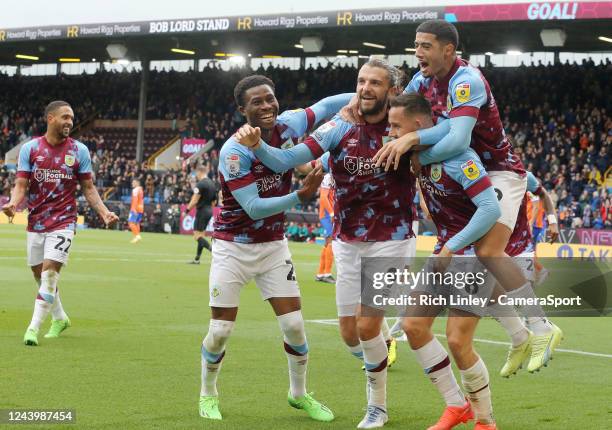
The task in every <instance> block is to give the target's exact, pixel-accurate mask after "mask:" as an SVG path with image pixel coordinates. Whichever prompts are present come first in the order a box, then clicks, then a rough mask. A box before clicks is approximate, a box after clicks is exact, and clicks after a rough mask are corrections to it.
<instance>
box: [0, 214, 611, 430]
mask: <svg viewBox="0 0 612 430" xmlns="http://www.w3.org/2000/svg"><path fill="white" fill-rule="evenodd" d="M25 236H26V235H25V231H24V229H23V227H16V226H6V225H3V226H0V273H1V277H0V280H1V282H0V409H3V408H4V409H6V408H45V409H60V408H61V409H64V408H70V409H75V410H76V413H77V424H76V425H72V426H65V427H66V428H72V429H74V428H82V429H128V428H138V429H156V428H159V429H195V428H210V429H268V428H271V427H275V428H276V429H291V430H293V429H318V428H327V429H351V428H355V426H356V424H357V423H358V421H359V420H360V419H361V417H362V415H363V407H364V402H365V390H364V382H365V379H364V375H363V373H362V372H361V371H360V369H359V368H360V364H359V363H358V362H357V361H356V360H355V359H354V358H353V357H352V356H351V355H350V354H349V353H348V352H347V350H346V348H345V346H344V345H343V343H342V341H341V339H340V336H339V334H338V330H337V327H335V326H333V325H323V324H318V323H314V322H307V325H306V329H307V335H308V341H309V345H310V351H311V353H310V362H309V382H308V385H309V390H311V391H315V393H316V394H315V396H316V398H318V399H320V400H322V401H324V402H325V403H327V404H328V405H329V406H330V407H331V408H332V409H333V410H334V412H335V414H336V417H337V418H336V420H335V421H334V422H333V423H331V424H328V425H324V424H319V423H315V422H313V421H310V420H309V419H308V418H307V417H306V416H305V415H304V414H303V413H302V412H301V411H295V410H293V409H291V408H290V407H289V406H288V405H287V401H286V397H287V396H286V394H287V386H288V381H287V368H286V366H287V365H286V359H285V354H284V352H283V349H282V344H281V339H282V337H281V334H280V332H279V329H278V323H277V322H276V319H275V318H274V316H273V313H272V310H271V309H270V307H269V305H268V304H267V303H265V302H262V301H261V298H260V296H259V292H258V291H257V290H256V288H255V287H254V285H253V284H250V285H249V286H247V287H246V288H245V289H244V291H243V292H242V296H241V307H240V312H239V314H238V322H237V324H236V328H235V330H234V334H233V336H232V338H231V340H230V342H229V345H228V347H227V354H226V358H225V361H224V365H223V370H222V373H221V375H220V377H219V390H220V393H221V410H222V412H223V414H224V420H223V421H222V422H219V423H213V422H208V421H204V420H203V419H201V418H200V417H199V416H198V413H197V400H198V396H199V389H200V344H201V341H202V337H203V336H204V334H205V333H206V331H207V326H208V318H209V310H208V269H209V263H210V258H209V256H208V255H206V257H204V259H203V264H202V265H200V266H190V265H187V264H184V263H185V262H186V261H188V260H189V259H191V258H192V257H193V252H194V249H195V242H194V241H193V240H192V239H191V238H190V237H185V236H168V235H153V234H144V235H143V241H142V242H141V243H139V244H138V245H130V244H129V243H128V241H129V239H130V235H129V233H127V232H111V231H94V230H91V231H82V232H79V233H78V234H77V236H76V239H75V242H74V245H73V247H72V249H71V257H70V262H69V265H68V266H67V267H66V268H65V269H64V270H63V271H62V276H61V279H60V290H61V292H62V303H63V304H64V307H65V309H66V311H67V312H68V314H69V315H70V317H71V319H72V322H73V327H72V328H70V329H69V330H68V331H67V332H65V333H64V335H62V337H61V338H60V339H55V340H46V339H44V338H42V335H41V336H40V340H41V345H40V346H39V347H37V348H34V347H26V346H24V345H23V344H22V337H23V333H24V331H25V329H26V327H27V325H28V323H29V320H30V318H31V312H32V305H33V301H34V297H35V291H36V287H35V284H34V281H33V280H32V276H31V274H30V271H29V269H28V267H27V266H26V261H25ZM291 249H292V252H293V258H294V263H295V264H296V270H297V276H298V280H299V281H300V286H301V289H302V294H303V308H304V309H303V312H304V317H305V319H306V320H315V319H328V318H335V312H336V310H335V300H334V289H333V286H330V285H327V284H317V283H315V282H314V281H313V276H314V272H315V270H316V268H317V266H318V254H319V251H320V247H319V246H316V245H310V244H292V245H291ZM555 321H556V322H557V324H558V325H559V326H561V327H562V328H563V330H564V331H565V334H566V340H565V341H564V343H563V344H562V345H561V346H562V347H563V348H567V349H573V350H581V351H589V352H596V353H603V354H612V330H610V328H611V325H610V323H611V321H612V320H610V319H609V318H557V319H555ZM444 323H445V322H444V320H442V321H438V322H437V325H436V332H437V333H443V332H444V330H443V324H444ZM47 324H48V323H47ZM46 329H47V325H45V326H44V327H43V330H42V331H43V333H44V332H46ZM477 336H478V337H479V338H483V339H490V340H496V341H506V340H507V339H506V338H505V335H504V333H503V332H502V330H501V328H500V327H498V326H497V325H496V323H494V322H493V321H489V320H485V321H483V322H482V323H481V326H480V327H479V328H478V332H477ZM476 346H477V348H478V351H479V353H480V354H481V355H482V357H483V358H484V360H485V362H486V363H487V364H488V366H489V370H490V373H491V387H492V390H493V399H494V408H495V416H496V418H497V420H498V424H499V428H500V429H530V428H537V429H561V428H563V429H598V430H601V429H609V428H611V426H612V424H611V423H612V402H611V399H612V359H611V358H609V357H594V356H585V355H577V354H571V353H564V352H559V353H558V354H557V355H556V357H555V360H553V362H552V365H551V366H549V367H548V368H547V369H545V370H544V371H543V372H540V373H539V374H535V375H529V374H527V373H525V372H521V373H519V375H517V377H515V378H512V379H510V380H505V379H503V378H501V377H499V376H498V375H497V371H498V369H499V367H500V366H501V365H502V363H503V361H504V358H505V354H506V348H505V347H504V346H503V345H495V344H487V343H477V345H476ZM399 354H400V357H399V360H398V363H397V364H396V365H395V366H394V367H393V368H392V369H391V370H390V373H389V387H388V398H389V404H388V407H389V415H390V421H389V423H388V425H387V426H386V428H389V429H424V428H426V427H427V426H428V425H430V424H431V423H433V422H434V421H435V420H436V419H437V417H438V415H439V414H440V412H441V411H442V402H441V400H440V398H439V396H438V394H437V391H435V389H434V388H433V387H432V386H431V384H430V382H429V380H428V379H426V378H425V377H424V376H423V372H422V370H421V369H420V368H419V366H418V365H417V363H416V361H415V360H414V357H413V355H412V353H411V352H410V350H409V348H408V345H407V344H406V343H402V344H401V345H400V347H399ZM11 428H12V426H11ZM19 428H27V426H21V427H19ZM34 428H37V429H41V428H51V429H58V428H62V426H59V425H53V426H40V425H38V426H35V427H34ZM457 428H458V429H467V428H471V426H470V427H468V426H460V427H457Z"/></svg>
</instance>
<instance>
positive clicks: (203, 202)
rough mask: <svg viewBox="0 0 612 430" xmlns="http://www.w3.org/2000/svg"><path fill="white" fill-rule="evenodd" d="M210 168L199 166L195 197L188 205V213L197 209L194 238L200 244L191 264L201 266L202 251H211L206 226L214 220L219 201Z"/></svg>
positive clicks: (206, 165) (194, 191) (205, 165)
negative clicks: (214, 212)
mask: <svg viewBox="0 0 612 430" xmlns="http://www.w3.org/2000/svg"><path fill="white" fill-rule="evenodd" d="M209 171H210V166H209V165H208V163H206V164H204V165H202V166H199V167H198V168H197V169H196V179H197V180H198V182H197V183H196V186H195V188H194V189H193V195H192V196H191V200H190V201H189V205H187V212H189V211H191V209H193V208H194V207H196V208H197V210H196V216H195V221H194V223H193V238H194V239H195V241H196V242H197V243H198V248H197V251H196V256H195V258H194V259H193V261H191V262H190V263H189V264H200V257H201V256H202V250H204V248H206V249H207V250H209V251H210V250H211V248H210V243H208V241H207V240H206V238H205V234H206V233H205V232H206V226H207V225H208V222H209V221H210V219H211V218H212V215H213V210H212V207H213V206H214V205H215V202H216V200H217V187H216V185H215V183H214V182H213V181H212V180H211V179H210V178H209V177H208V172H209Z"/></svg>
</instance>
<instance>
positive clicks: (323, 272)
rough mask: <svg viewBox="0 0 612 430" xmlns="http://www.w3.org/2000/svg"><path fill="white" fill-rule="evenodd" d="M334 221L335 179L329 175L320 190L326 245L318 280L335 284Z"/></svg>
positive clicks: (323, 250)
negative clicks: (333, 269) (333, 274)
mask: <svg viewBox="0 0 612 430" xmlns="http://www.w3.org/2000/svg"><path fill="white" fill-rule="evenodd" d="M333 219H334V179H333V178H332V176H331V175H330V174H329V173H328V174H326V175H325V177H324V178H323V182H322V183H321V188H320V189H319V222H320V223H321V227H322V228H323V237H324V238H325V245H324V246H323V249H322V250H321V257H320V260H319V271H318V273H317V276H316V278H315V279H316V280H317V281H320V282H326V283H328V284H333V283H335V282H336V280H335V279H334V277H333V276H332V273H331V269H332V264H333V263H334V254H333V252H332V245H331V242H332V241H331V235H332V230H333Z"/></svg>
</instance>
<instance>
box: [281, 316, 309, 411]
mask: <svg viewBox="0 0 612 430" xmlns="http://www.w3.org/2000/svg"><path fill="white" fill-rule="evenodd" d="M277 319H278V324H279V325H280V328H281V331H282V332H283V337H284V339H283V340H284V343H285V345H284V346H285V353H286V354H287V362H288V364H289V390H290V391H291V396H292V397H293V398H294V399H295V398H298V397H302V396H304V395H305V394H306V370H307V369H308V342H306V333H305V331H304V318H303V317H302V311H294V312H289V313H287V314H284V315H279V316H278V317H277Z"/></svg>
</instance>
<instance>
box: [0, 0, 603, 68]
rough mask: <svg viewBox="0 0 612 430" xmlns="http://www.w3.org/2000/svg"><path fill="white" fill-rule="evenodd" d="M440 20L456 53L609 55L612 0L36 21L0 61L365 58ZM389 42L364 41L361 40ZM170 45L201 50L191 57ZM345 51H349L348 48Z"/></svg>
mask: <svg viewBox="0 0 612 430" xmlns="http://www.w3.org/2000/svg"><path fill="white" fill-rule="evenodd" d="M432 18H444V19H447V20H448V21H451V22H454V23H455V24H456V25H457V28H458V30H459V34H460V39H461V46H460V50H462V51H463V52H464V53H467V54H480V53H485V52H492V53H505V52H506V51H508V50H511V49H513V50H520V51H522V52H535V51H555V50H558V51H567V52H594V51H612V43H609V42H606V41H602V40H600V39H598V37H600V36H604V37H608V38H612V34H611V33H610V28H612V2H610V1H607V2H547V3H513V4H490V3H489V4H481V5H471V6H446V7H442V6H432V7H416V8H387V9H382V8H381V9H366V10H356V9H353V10H346V9H344V10H337V11H328V12H312V13H302V14H298V13H289V14H277V15H265V16H255V15H253V16H228V17H216V18H190V19H185V20H162V21H159V20H158V21H139V22H128V23H124V22H122V23H119V22H117V23H107V24H81V25H79V24H76V25H68V26H65V25H63V26H46V27H30V28H21V29H12V30H0V47H1V49H0V64H20V63H24V62H25V63H28V64H30V63H32V60H20V59H17V58H16V57H15V56H16V55H17V54H26V55H31V56H36V57H38V58H39V59H38V61H37V62H39V63H55V62H57V61H58V59H59V58H66V57H68V58H79V59H81V61H83V62H88V61H91V60H92V59H93V58H96V59H97V61H102V60H108V59H109V54H108V53H107V50H106V47H107V45H108V44H111V43H118V44H123V45H125V47H127V54H126V58H127V59H129V60H132V61H136V60H142V59H145V58H147V59H150V60H169V59H189V58H215V53H226V54H227V53H230V54H240V55H244V56H246V55H248V54H251V55H252V56H253V57H262V56H266V55H269V56H284V57H301V56H335V55H337V54H338V50H346V51H350V50H352V51H358V54H359V55H371V54H405V53H406V51H405V49H406V48H411V47H412V46H413V41H414V33H415V29H416V27H417V25H418V24H419V23H420V22H422V21H424V20H427V19H432ZM543 29H560V30H563V31H564V32H565V34H566V36H567V38H566V41H565V44H564V46H563V47H562V48H559V47H545V46H543V43H542V40H541V38H540V32H541V31H542V30H543ZM303 36H310V37H316V38H319V39H320V40H322V41H323V47H322V49H321V50H320V51H319V52H314V53H305V52H304V51H303V50H302V49H301V48H296V47H295V45H296V44H299V43H300V40H301V38H302V37H303ZM364 42H368V43H371V44H372V43H373V44H375V45H382V46H384V48H379V47H372V46H364V45H363V43H364ZM172 48H181V49H187V50H192V51H195V56H194V57H192V56H187V55H184V54H177V53H173V52H171V51H170V50H171V49H172ZM347 54H349V55H350V54H351V53H350V52H347Z"/></svg>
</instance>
